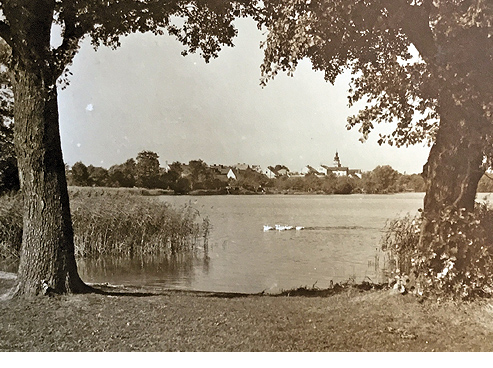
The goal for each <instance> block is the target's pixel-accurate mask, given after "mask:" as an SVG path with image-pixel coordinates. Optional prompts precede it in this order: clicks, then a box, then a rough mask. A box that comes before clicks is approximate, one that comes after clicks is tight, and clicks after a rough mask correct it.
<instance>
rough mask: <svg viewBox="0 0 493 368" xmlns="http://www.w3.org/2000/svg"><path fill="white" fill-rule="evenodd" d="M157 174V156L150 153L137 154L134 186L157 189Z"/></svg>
mask: <svg viewBox="0 0 493 368" xmlns="http://www.w3.org/2000/svg"><path fill="white" fill-rule="evenodd" d="M159 174H160V172H159V156H158V154H157V153H155V152H152V151H142V152H139V154H138V155H137V163H136V165H135V183H136V185H137V186H138V187H144V188H157V187H158V180H159Z"/></svg>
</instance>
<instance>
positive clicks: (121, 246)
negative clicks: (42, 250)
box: [0, 189, 211, 258]
mask: <svg viewBox="0 0 493 368" xmlns="http://www.w3.org/2000/svg"><path fill="white" fill-rule="evenodd" d="M70 197H71V199H70V206H71V209H72V221H73V227H74V241H75V254H76V255H78V256H81V257H92V256H98V255H104V254H109V255H119V256H134V255H146V254H149V255H170V254H182V253H186V252H196V251H198V250H199V246H200V244H201V242H204V243H205V242H207V240H208V234H209V231H210V227H211V225H210V223H209V220H208V219H207V218H205V219H203V220H202V222H200V221H199V219H200V217H199V214H198V212H197V211H196V210H195V209H193V208H191V207H188V206H185V207H183V208H179V209H176V208H173V207H171V206H169V205H168V204H166V203H163V202H160V201H155V200H153V199H152V198H149V197H143V196H141V195H132V194H129V193H125V192H121V191H117V190H97V189H87V190H72V191H71V193H70ZM21 202H22V201H21V197H20V195H16V196H14V195H9V196H2V197H0V239H1V240H0V257H2V258H7V257H9V258H16V257H18V255H19V249H20V245H21V238H22V203H21Z"/></svg>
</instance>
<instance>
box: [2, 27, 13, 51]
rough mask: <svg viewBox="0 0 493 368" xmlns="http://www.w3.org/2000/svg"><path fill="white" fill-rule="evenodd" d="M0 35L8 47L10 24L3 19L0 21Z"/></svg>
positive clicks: (10, 43)
mask: <svg viewBox="0 0 493 368" xmlns="http://www.w3.org/2000/svg"><path fill="white" fill-rule="evenodd" d="M0 37H2V38H3V39H4V40H5V42H7V44H8V45H9V46H10V47H12V34H11V32H10V26H9V25H8V24H7V23H5V22H3V21H0Z"/></svg>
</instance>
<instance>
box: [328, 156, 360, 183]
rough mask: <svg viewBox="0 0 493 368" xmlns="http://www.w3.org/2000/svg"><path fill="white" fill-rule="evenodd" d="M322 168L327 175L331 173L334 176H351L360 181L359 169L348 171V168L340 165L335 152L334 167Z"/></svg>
mask: <svg viewBox="0 0 493 368" xmlns="http://www.w3.org/2000/svg"><path fill="white" fill-rule="evenodd" d="M322 166H323V167H324V168H325V169H326V170H327V174H330V173H332V174H334V175H336V176H352V177H356V178H360V179H361V170H360V169H349V167H347V166H342V165H341V160H340V158H339V153H338V152H337V151H336V155H335V156H334V166H325V165H322Z"/></svg>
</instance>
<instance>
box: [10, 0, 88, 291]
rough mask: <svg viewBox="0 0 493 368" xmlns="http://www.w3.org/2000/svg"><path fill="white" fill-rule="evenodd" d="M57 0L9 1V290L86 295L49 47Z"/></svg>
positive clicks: (55, 66) (55, 73)
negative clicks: (14, 226)
mask: <svg viewBox="0 0 493 368" xmlns="http://www.w3.org/2000/svg"><path fill="white" fill-rule="evenodd" d="M54 6H55V2H54V1H52V0H36V1H34V0H22V1H8V2H5V4H4V8H3V10H4V15H5V17H6V19H7V20H8V23H9V25H10V34H11V39H10V45H11V46H12V63H11V68H10V74H11V81H12V85H13V89H14V101H15V104H14V120H15V127H14V128H15V132H14V133H15V134H14V142H15V150H16V154H17V160H18V167H19V178H20V187H21V193H22V195H23V198H24V216H23V235H22V247H21V254H20V264H19V270H18V280H17V286H16V288H15V289H14V295H18V296H34V295H39V294H46V293H48V292H53V293H71V292H85V291H89V290H92V289H91V288H90V287H89V286H87V285H85V284H84V283H83V282H82V280H81V279H80V277H79V275H78V272H77V266H76V262H75V255H74V237H73V229H72V219H71V216H70V207H69V198H68V191H67V182H66V178H65V166H64V162H63V158H62V150H61V143H60V133H59V121H58V102H57V89H56V80H57V78H58V76H59V75H58V74H59V73H60V69H61V65H58V64H57V61H56V60H54V57H53V55H52V51H51V49H50V32H51V31H50V30H51V24H52V21H53V13H54Z"/></svg>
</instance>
